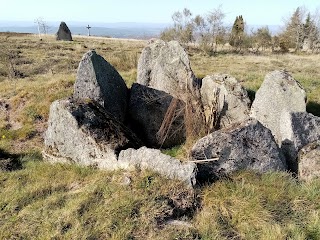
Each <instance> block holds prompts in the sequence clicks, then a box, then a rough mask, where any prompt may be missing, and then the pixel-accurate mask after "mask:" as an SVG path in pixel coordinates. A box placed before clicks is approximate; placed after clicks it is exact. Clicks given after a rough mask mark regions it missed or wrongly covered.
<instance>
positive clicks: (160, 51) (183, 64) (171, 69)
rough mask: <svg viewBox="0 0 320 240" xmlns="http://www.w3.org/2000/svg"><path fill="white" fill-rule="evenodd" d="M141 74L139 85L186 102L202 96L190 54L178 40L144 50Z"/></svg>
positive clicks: (140, 60)
mask: <svg viewBox="0 0 320 240" xmlns="http://www.w3.org/2000/svg"><path fill="white" fill-rule="evenodd" d="M137 74H138V77H137V83H140V84H143V85H146V86H148V87H151V88H155V89H157V90H160V91H164V92H167V93H169V94H171V95H172V96H174V97H176V98H178V99H182V100H184V101H186V98H187V97H189V98H190V95H191V96H193V95H194V96H198V95H199V92H198V86H197V84H198V83H197V79H196V77H195V76H194V74H193V71H192V70H191V67H190V61H189V58H188V54H187V53H186V52H185V50H184V49H183V47H182V46H181V45H180V44H179V43H178V42H177V41H171V42H169V43H166V42H164V41H162V40H157V41H155V42H153V43H152V44H150V45H149V46H147V47H146V48H144V49H143V51H142V53H141V56H140V59H139V62H138V73H137ZM188 94H190V95H189V96H187V95H188ZM198 97H199V96H198Z"/></svg>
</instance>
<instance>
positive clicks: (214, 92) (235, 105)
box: [200, 74, 251, 131]
mask: <svg viewBox="0 0 320 240" xmlns="http://www.w3.org/2000/svg"><path fill="white" fill-rule="evenodd" d="M200 91H201V101H202V105H203V109H204V114H205V118H206V124H207V127H208V128H209V130H210V131H212V130H214V129H218V128H223V127H228V126H230V125H231V124H234V123H240V122H244V121H246V120H248V119H249V113H250V103H251V102H250V99H249V97H248V93H247V91H246V90H245V89H244V88H243V87H242V86H241V85H240V83H239V82H238V81H237V80H236V79H235V78H234V77H231V76H229V75H227V74H216V75H212V76H207V77H205V78H204V79H202V86H201V90H200Z"/></svg>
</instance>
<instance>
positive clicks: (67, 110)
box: [44, 100, 140, 169]
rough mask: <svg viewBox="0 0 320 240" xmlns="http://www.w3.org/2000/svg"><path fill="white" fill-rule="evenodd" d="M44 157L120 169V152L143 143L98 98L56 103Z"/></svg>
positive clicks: (51, 109)
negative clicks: (118, 163) (94, 100)
mask: <svg viewBox="0 0 320 240" xmlns="http://www.w3.org/2000/svg"><path fill="white" fill-rule="evenodd" d="M44 140H45V141H44V143H45V150H44V158H46V159H48V160H50V161H54V162H71V163H77V164H81V165H85V166H96V167H98V168H105V169H116V168H118V165H117V156H116V155H117V154H118V153H119V152H120V151H121V150H122V149H126V148H129V147H134V148H135V147H139V146H140V143H139V140H138V139H137V138H136V137H135V136H134V135H133V134H132V133H131V131H130V130H128V129H126V128H125V127H124V126H123V125H122V124H121V123H120V122H118V121H116V120H115V119H114V118H113V117H112V116H111V115H110V114H109V113H108V112H106V111H105V110H104V108H102V107H101V106H100V105H98V104H96V103H94V102H89V103H86V102H83V101H77V102H76V101H72V100H58V101H55V102H53V103H52V105H51V107H50V115H49V122H48V129H47V131H46V133H45V139H44Z"/></svg>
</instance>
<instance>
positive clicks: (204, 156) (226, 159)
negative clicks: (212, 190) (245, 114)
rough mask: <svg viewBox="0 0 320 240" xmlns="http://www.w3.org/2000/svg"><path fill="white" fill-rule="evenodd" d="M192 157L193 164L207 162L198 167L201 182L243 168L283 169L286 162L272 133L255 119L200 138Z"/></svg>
mask: <svg viewBox="0 0 320 240" xmlns="http://www.w3.org/2000/svg"><path fill="white" fill-rule="evenodd" d="M191 157H192V159H193V160H195V161H197V160H208V161H207V162H206V161H200V162H199V163H198V164H197V166H198V171H199V174H198V177H197V178H198V179H199V181H200V182H203V181H204V182H206V181H213V180H215V179H217V178H219V177H222V176H225V175H228V174H230V173H232V172H235V171H238V170H245V169H249V170H250V169H251V170H255V171H258V172H267V171H270V170H286V164H285V160H284V158H283V156H282V154H281V152H280V150H279V148H278V145H277V144H276V142H275V141H274V138H273V136H272V134H271V131H270V130H269V129H267V128H265V127H264V126H263V125H262V124H261V123H259V122H258V121H256V120H249V121H247V122H246V123H244V124H242V125H240V126H239V125H238V126H236V127H234V128H229V129H221V130H219V131H216V132H213V133H211V134H210V135H208V136H206V137H204V138H202V139H200V140H199V141H198V142H197V143H196V144H195V145H194V146H193V148H192V151H191ZM215 158H217V160H214V159H215Z"/></svg>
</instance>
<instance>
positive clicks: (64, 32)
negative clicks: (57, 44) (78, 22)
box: [56, 22, 72, 41]
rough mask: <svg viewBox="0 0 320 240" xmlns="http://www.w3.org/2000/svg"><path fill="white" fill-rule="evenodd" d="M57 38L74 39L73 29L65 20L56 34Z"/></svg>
mask: <svg viewBox="0 0 320 240" xmlns="http://www.w3.org/2000/svg"><path fill="white" fill-rule="evenodd" d="M56 39H57V40H63V41H72V35H71V31H70V29H69V28H68V26H67V24H66V23H65V22H61V23H60V26H59V29H58V32H57V34H56Z"/></svg>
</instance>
